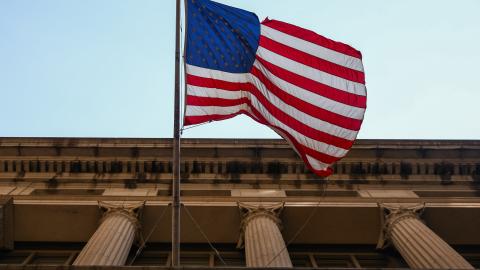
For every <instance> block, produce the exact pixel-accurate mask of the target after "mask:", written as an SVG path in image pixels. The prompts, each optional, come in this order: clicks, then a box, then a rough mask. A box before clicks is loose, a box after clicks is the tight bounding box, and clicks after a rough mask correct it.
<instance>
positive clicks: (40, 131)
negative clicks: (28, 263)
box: [0, 0, 480, 139]
mask: <svg viewBox="0 0 480 270" xmlns="http://www.w3.org/2000/svg"><path fill="white" fill-rule="evenodd" d="M174 2H175V1H174V0H41V1H40V0H0V119H1V120H0V121H1V124H0V136H69V137H171V136H172V122H173V72H174V34H175V18H174V15H175V6H174ZM221 2H222V3H225V4H229V5H233V6H236V7H240V8H243V9H247V10H250V11H253V12H255V13H257V14H258V15H259V17H260V18H261V19H263V18H264V17H266V16H269V17H270V18H274V19H279V20H283V21H286V22H290V23H293V24H297V25H299V26H302V27H305V28H309V29H311V30H314V31H316V32H318V33H320V34H322V35H325V36H327V37H329V38H332V39H335V40H338V41H342V42H345V43H348V44H350V45H352V46H354V47H355V48H357V49H359V50H360V51H362V53H363V56H364V65H365V71H366V79H367V87H368V109H367V113H366V115H365V120H364V125H363V127H362V130H361V132H360V135H359V137H360V138H434V139H480V124H479V122H478V118H479V115H480V106H479V104H480V73H479V70H480V69H479V67H478V66H477V65H479V63H480V16H479V13H480V1H478V0H462V1H452V0H444V1H439V0H422V1H417V0H402V1H385V0H378V1H374V0H363V1H357V0H334V1H320V0H261V1H258V0H223V1H221ZM184 135H185V137H229V138H234V137H238V138H277V137H278V136H277V135H276V134H275V133H274V132H273V131H270V130H269V129H268V128H265V127H262V126H260V125H258V124H256V123H254V122H253V121H252V120H250V119H249V118H247V117H237V118H235V119H232V120H228V121H224V122H218V123H212V124H208V125H204V126H201V127H197V128H194V129H190V130H187V131H186V132H185V134H184Z"/></svg>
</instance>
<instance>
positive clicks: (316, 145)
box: [249, 95, 347, 157]
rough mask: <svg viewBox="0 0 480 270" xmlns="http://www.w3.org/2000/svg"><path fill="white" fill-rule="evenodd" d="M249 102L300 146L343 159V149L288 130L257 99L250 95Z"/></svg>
mask: <svg viewBox="0 0 480 270" xmlns="http://www.w3.org/2000/svg"><path fill="white" fill-rule="evenodd" d="M249 98H250V102H251V103H252V106H253V107H254V108H255V109H256V110H257V111H259V112H260V114H261V115H262V116H263V117H264V118H265V119H266V120H267V121H268V122H269V123H270V124H271V125H273V126H276V127H278V128H280V129H283V130H284V131H285V132H287V133H288V134H290V136H292V137H293V138H295V140H297V141H298V142H299V143H300V144H302V145H304V146H306V147H308V148H310V149H315V151H317V152H322V153H325V154H327V155H329V156H332V157H343V156H345V155H346V154H347V150H345V149H343V148H339V147H336V146H334V145H330V144H326V143H324V142H320V141H317V140H314V139H312V138H310V137H307V136H305V135H303V134H301V133H299V132H297V131H296V130H294V129H292V128H290V127H289V126H287V125H285V124H283V123H282V122H281V121H279V120H278V119H277V118H275V117H274V116H273V115H271V114H270V113H269V112H268V110H267V109H266V108H265V107H264V106H263V105H262V103H260V102H259V101H258V100H257V98H256V97H255V96H253V95H250V97H249Z"/></svg>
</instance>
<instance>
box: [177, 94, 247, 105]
mask: <svg viewBox="0 0 480 270" xmlns="http://www.w3.org/2000/svg"><path fill="white" fill-rule="evenodd" d="M186 101H187V105H193V106H218V107H231V106H237V105H240V104H245V103H248V102H249V99H248V98H240V99H223V98H212V97H200V96H191V95H187V99H186Z"/></svg>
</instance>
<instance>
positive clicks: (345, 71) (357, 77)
mask: <svg viewBox="0 0 480 270" xmlns="http://www.w3.org/2000/svg"><path fill="white" fill-rule="evenodd" d="M260 46H262V47H263V48H265V49H268V50H269V51H272V52H274V53H276V54H279V55H281V56H284V57H286V58H289V59H291V60H293V61H296V62H299V63H302V64H304V65H307V66H309V67H312V68H315V69H318V70H321V71H324V72H327V73H329V74H332V75H335V76H337V77H340V78H344V79H347V80H349V81H353V82H357V83H361V84H365V74H364V73H363V72H360V71H357V70H354V69H350V68H347V67H344V66H340V65H337V64H335V63H332V62H329V61H327V60H325V59H322V58H318V57H316V56H313V55H311V54H308V53H305V52H303V51H300V50H297V49H294V48H292V47H289V46H287V45H284V44H282V43H279V42H277V41H275V40H272V39H270V38H268V37H265V36H261V37H260Z"/></svg>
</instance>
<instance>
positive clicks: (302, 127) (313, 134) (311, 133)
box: [187, 84, 353, 149]
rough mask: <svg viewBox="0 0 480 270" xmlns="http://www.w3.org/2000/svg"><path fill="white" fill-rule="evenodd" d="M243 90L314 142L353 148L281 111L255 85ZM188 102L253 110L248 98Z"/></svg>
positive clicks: (207, 99)
mask: <svg viewBox="0 0 480 270" xmlns="http://www.w3.org/2000/svg"><path fill="white" fill-rule="evenodd" d="M243 89H244V91H248V92H249V93H251V94H252V95H254V96H255V97H256V99H257V100H258V101H259V102H260V103H261V104H262V105H263V106H264V107H265V108H266V109H267V111H268V112H269V113H270V114H271V115H272V116H273V117H275V118H276V119H277V120H278V121H280V122H282V123H283V124H285V125H286V126H288V127H290V128H292V129H294V130H295V131H297V132H298V133H300V134H302V135H304V136H307V137H309V138H311V139H313V140H316V141H319V142H324V143H326V144H330V145H334V146H337V147H340V148H343V149H349V148H350V147H351V146H352V144H353V141H350V140H347V139H343V138H340V137H337V136H334V135H331V134H328V133H326V132H322V131H319V130H317V129H314V128H312V127H311V126H309V125H307V124H305V123H303V122H301V121H299V120H297V119H295V118H293V117H292V116H290V115H288V114H287V113H285V112H284V111H282V110H280V109H279V108H278V107H276V106H275V105H273V104H272V103H271V102H270V101H269V100H268V99H267V98H266V97H265V96H264V95H263V94H262V93H261V92H260V91H259V90H258V89H257V88H256V87H255V86H254V85H253V84H244V86H243ZM187 100H189V101H192V103H190V102H189V101H188V102H187V103H188V105H199V106H221V107H226V106H235V105H239V104H244V103H247V104H249V106H250V107H251V108H253V106H252V103H251V101H250V99H248V98H241V99H235V100H229V99H221V98H210V97H199V96H187Z"/></svg>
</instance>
